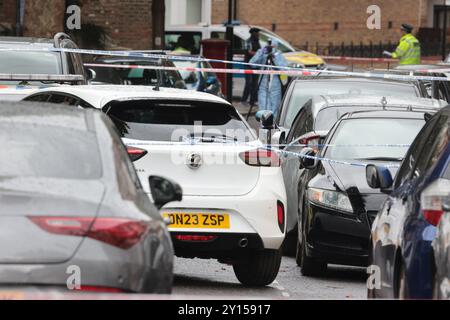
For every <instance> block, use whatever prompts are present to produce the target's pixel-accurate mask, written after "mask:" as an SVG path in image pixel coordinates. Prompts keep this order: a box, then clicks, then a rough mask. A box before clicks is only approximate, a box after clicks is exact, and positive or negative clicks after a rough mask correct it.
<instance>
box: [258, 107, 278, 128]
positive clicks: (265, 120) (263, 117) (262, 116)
mask: <svg viewBox="0 0 450 320" xmlns="http://www.w3.org/2000/svg"><path fill="white" fill-rule="evenodd" d="M255 118H256V121H258V122H261V125H262V127H263V129H273V128H274V126H273V125H274V116H273V112H272V111H269V110H260V111H258V112H257V113H256V115H255Z"/></svg>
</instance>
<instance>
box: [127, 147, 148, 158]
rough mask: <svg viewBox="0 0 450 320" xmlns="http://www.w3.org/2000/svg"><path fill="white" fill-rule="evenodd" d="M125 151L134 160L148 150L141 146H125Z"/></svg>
mask: <svg viewBox="0 0 450 320" xmlns="http://www.w3.org/2000/svg"><path fill="white" fill-rule="evenodd" d="M127 152H128V155H129V156H130V159H131V161H136V160H139V159H140V158H142V157H143V156H145V155H146V154H147V152H148V151H147V150H144V149H141V148H136V147H130V146H127Z"/></svg>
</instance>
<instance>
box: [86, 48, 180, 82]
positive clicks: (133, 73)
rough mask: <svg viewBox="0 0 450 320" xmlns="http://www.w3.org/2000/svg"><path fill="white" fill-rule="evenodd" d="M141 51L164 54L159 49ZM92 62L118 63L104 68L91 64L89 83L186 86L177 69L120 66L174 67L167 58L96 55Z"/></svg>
mask: <svg viewBox="0 0 450 320" xmlns="http://www.w3.org/2000/svg"><path fill="white" fill-rule="evenodd" d="M141 53H148V54H155V55H165V52H161V51H145V52H144V51H142V52H141ZM92 63H93V64H109V65H118V67H117V68H113V67H109V68H106V67H99V66H91V67H90V68H91V69H92V70H94V72H95V78H94V79H92V80H91V81H90V84H124V85H145V86H160V87H167V88H179V89H185V88H186V85H185V83H184V81H183V79H182V77H181V75H180V73H179V72H178V71H177V70H163V69H159V70H158V69H141V68H124V67H120V66H127V65H142V66H161V67H169V68H173V67H175V65H174V64H173V62H172V61H171V60H169V59H162V58H146V57H142V58H139V57H114V56H99V57H96V58H95V60H94V61H93V62H92Z"/></svg>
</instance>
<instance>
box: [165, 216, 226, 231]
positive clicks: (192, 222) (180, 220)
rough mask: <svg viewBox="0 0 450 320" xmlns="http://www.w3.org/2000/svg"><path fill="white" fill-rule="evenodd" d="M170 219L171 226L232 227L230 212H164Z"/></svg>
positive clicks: (199, 227)
mask: <svg viewBox="0 0 450 320" xmlns="http://www.w3.org/2000/svg"><path fill="white" fill-rule="evenodd" d="M163 216H164V217H165V218H169V219H170V225H169V228H198V229H230V215H229V214H213V213H179V212H170V213H163Z"/></svg>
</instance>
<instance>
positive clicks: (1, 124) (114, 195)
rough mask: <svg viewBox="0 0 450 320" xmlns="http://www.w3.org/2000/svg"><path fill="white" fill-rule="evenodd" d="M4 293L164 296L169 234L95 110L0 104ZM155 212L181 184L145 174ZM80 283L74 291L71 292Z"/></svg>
mask: <svg viewBox="0 0 450 320" xmlns="http://www.w3.org/2000/svg"><path fill="white" fill-rule="evenodd" d="M0 132H1V134H0V142H1V144H2V146H3V148H5V150H8V151H7V152H2V153H0V178H1V179H0V198H1V199H2V201H1V202H0V221H1V223H0V242H1V243H2V245H1V246H0V287H3V288H6V289H9V290H13V291H14V290H27V288H37V289H43V290H46V289H49V288H51V289H55V290H58V291H65V290H68V287H67V284H68V283H69V281H68V280H69V276H70V275H71V274H72V273H71V272H73V270H74V269H73V267H74V266H76V267H77V268H79V269H78V270H79V272H80V273H81V274H80V277H79V280H80V282H78V283H72V282H70V283H71V284H73V285H74V288H76V289H78V290H80V291H95V292H109V293H111V292H134V293H170V292H171V288H172V279H173V248H172V243H171V240H170V235H169V233H168V230H167V227H166V225H165V222H164V221H163V218H162V217H161V215H160V214H159V212H158V210H157V208H156V207H155V206H154V205H153V204H152V203H151V202H150V200H149V198H148V197H147V195H146V194H145V192H144V189H143V188H142V185H141V183H140V181H139V179H138V177H137V175H136V172H135V170H134V168H133V165H132V163H131V161H130V159H129V157H128V155H127V151H126V149H125V147H124V145H123V144H122V142H121V140H120V137H119V135H118V134H117V130H116V129H115V127H114V124H113V123H112V122H111V120H109V118H108V117H106V116H105V115H104V114H102V113H101V112H97V111H93V110H79V109H76V108H67V107H61V106H57V105H49V104H47V105H45V104H38V103H35V102H34V103H30V102H28V103H23V102H22V103H12V102H8V103H7V102H3V103H0ZM149 182H150V184H151V185H152V188H153V189H152V190H153V194H154V201H155V203H156V204H157V205H158V206H159V207H160V206H161V205H163V204H164V203H166V202H168V201H173V200H181V191H180V189H179V187H178V186H177V185H175V184H174V183H172V182H170V181H169V180H165V179H163V178H160V177H155V176H152V177H150V178H148V177H147V181H145V183H146V184H147V185H148V184H149ZM76 285H78V286H79V287H78V288H77V287H75V286H76Z"/></svg>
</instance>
